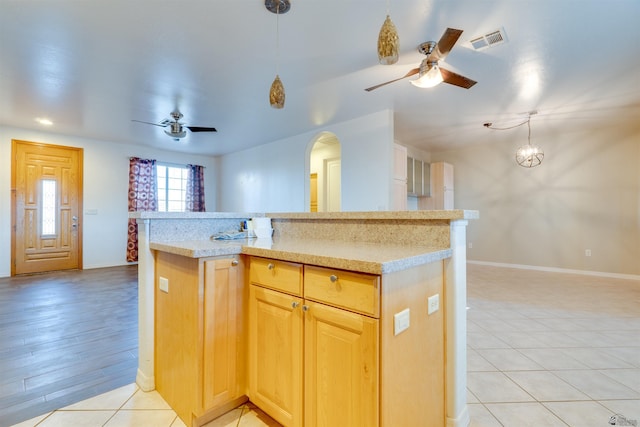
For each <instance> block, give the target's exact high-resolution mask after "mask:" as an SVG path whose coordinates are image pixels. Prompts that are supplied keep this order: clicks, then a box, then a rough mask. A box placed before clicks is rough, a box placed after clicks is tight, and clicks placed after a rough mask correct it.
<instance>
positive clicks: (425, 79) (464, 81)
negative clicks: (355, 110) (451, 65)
mask: <svg viewBox="0 0 640 427" xmlns="http://www.w3.org/2000/svg"><path fill="white" fill-rule="evenodd" d="M461 34H462V30H456V29H455V28H447V29H446V30H445V32H444V34H443V35H442V37H440V40H439V41H438V42H437V43H436V42H434V41H428V42H424V43H421V44H420V46H418V52H420V53H422V54H423V55H426V56H427V57H426V58H425V59H423V60H422V62H421V63H420V66H419V67H418V68H413V69H411V70H409V71H408V72H407V74H405V75H404V76H402V77H399V78H397V79H393V80H390V81H388V82H384V83H380V84H377V85H375V86H371V87H368V88H366V89H365V90H366V91H367V92H371V91H372V90H374V89H378V88H379V87H382V86H385V85H388V84H389V83H393V82H397V81H398V80H402V79H405V78H407V77H411V76H414V75H416V74H418V78H417V79H416V80H413V81H411V83H412V84H413V85H414V86H417V87H420V88H429V87H434V86H437V85H438V84H440V83H442V82H445V83H449V84H451V85H454V86H458V87H461V88H464V89H469V88H471V87H472V86H473V85H475V84H476V83H477V82H476V81H474V80H471V79H470V78H467V77H464V76H461V75H460V74H457V73H454V72H453V71H450V70H447V69H445V68H443V67H442V66H441V65H440V64H439V61H440V60H444V59H445V58H446V57H447V55H448V54H449V51H451V49H452V48H453V45H455V44H456V42H457V41H458V38H460V35H461Z"/></svg>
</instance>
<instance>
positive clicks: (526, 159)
mask: <svg viewBox="0 0 640 427" xmlns="http://www.w3.org/2000/svg"><path fill="white" fill-rule="evenodd" d="M527 127H528V128H529V136H528V138H527V141H528V143H527V144H526V145H523V146H522V147H520V148H518V151H516V162H517V163H518V164H519V165H520V166H522V167H523V168H534V167H536V166H538V165H539V164H540V163H542V159H544V151H542V148H540V147H538V146H537V145H531V116H529V118H528V119H527Z"/></svg>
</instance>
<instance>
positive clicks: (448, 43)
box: [427, 28, 462, 61]
mask: <svg viewBox="0 0 640 427" xmlns="http://www.w3.org/2000/svg"><path fill="white" fill-rule="evenodd" d="M461 34H462V30H456V29H455V28H447V29H446V30H445V32H444V34H442V37H440V40H438V43H437V44H436V47H435V49H433V52H431V54H430V55H429V56H428V57H427V58H428V59H429V61H439V60H441V59H444V58H446V57H447V55H448V54H449V51H451V49H452V48H453V45H455V44H456V42H457V41H458V39H459V38H460V35H461Z"/></svg>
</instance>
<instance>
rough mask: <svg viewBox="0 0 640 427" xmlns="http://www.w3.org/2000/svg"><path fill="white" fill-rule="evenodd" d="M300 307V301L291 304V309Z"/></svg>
mask: <svg viewBox="0 0 640 427" xmlns="http://www.w3.org/2000/svg"><path fill="white" fill-rule="evenodd" d="M299 305H300V303H299V302H298V301H293V302H292V303H291V308H298V306H299Z"/></svg>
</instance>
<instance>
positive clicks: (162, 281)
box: [158, 277, 169, 293]
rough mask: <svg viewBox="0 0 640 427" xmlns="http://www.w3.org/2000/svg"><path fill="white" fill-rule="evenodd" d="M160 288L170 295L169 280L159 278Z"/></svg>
mask: <svg viewBox="0 0 640 427" xmlns="http://www.w3.org/2000/svg"><path fill="white" fill-rule="evenodd" d="M158 287H159V288H160V290H161V291H162V292H166V293H169V279H167V278H166V277H159V278H158Z"/></svg>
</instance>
